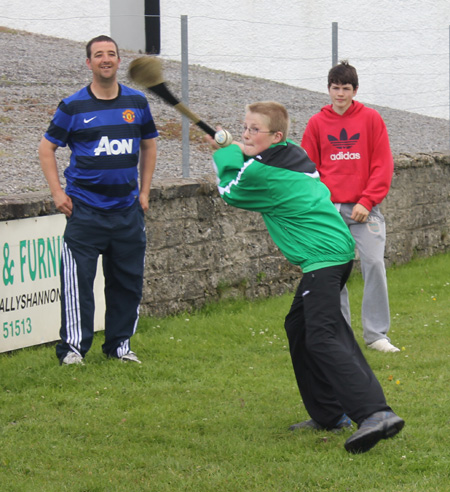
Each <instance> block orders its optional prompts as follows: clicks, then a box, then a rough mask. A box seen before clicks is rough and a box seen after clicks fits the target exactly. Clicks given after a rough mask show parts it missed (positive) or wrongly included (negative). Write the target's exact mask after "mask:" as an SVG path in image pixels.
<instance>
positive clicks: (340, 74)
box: [328, 60, 359, 90]
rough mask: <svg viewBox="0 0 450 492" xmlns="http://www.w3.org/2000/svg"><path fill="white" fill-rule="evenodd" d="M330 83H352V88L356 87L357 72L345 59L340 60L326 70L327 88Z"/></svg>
mask: <svg viewBox="0 0 450 492" xmlns="http://www.w3.org/2000/svg"><path fill="white" fill-rule="evenodd" d="M331 84H342V85H345V84H352V86H353V89H355V90H356V89H357V88H358V85H359V84H358V74H357V73H356V68H355V67H352V66H351V65H350V64H349V63H348V61H347V60H342V61H341V62H340V63H339V64H338V65H335V66H334V67H333V68H332V69H331V70H330V71H329V72H328V88H330V86H331Z"/></svg>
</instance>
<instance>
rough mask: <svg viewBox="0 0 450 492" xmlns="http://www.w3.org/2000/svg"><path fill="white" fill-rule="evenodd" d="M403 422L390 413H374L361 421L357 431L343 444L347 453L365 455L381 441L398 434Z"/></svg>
mask: <svg viewBox="0 0 450 492" xmlns="http://www.w3.org/2000/svg"><path fill="white" fill-rule="evenodd" d="M404 425H405V421H404V420H403V419H401V418H400V417H399V416H398V415H395V413H394V412H392V411H387V412H375V413H373V414H372V415H371V416H370V417H367V418H366V419H365V420H363V421H362V423H361V425H360V426H359V429H358V430H357V431H356V432H355V433H354V434H352V435H351V436H350V437H349V438H348V439H347V441H346V442H345V449H346V450H347V451H348V452H349V453H353V454H358V453H365V452H366V451H369V449H372V448H373V447H374V446H375V444H377V443H378V441H380V440H381V439H389V438H390V437H394V436H395V435H396V434H398V433H399V432H400V431H401V430H402V429H403V426H404Z"/></svg>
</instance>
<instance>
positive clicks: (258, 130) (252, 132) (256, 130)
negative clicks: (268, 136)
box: [242, 125, 276, 135]
mask: <svg viewBox="0 0 450 492" xmlns="http://www.w3.org/2000/svg"><path fill="white" fill-rule="evenodd" d="M247 130H248V133H249V134H250V135H257V134H258V133H276V132H273V131H271V130H269V131H268V132H266V131H263V130H260V129H259V128H249V127H248V126H246V125H244V126H243V127H242V133H245V132H246V131H247Z"/></svg>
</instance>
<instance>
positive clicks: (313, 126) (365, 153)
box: [302, 101, 394, 211]
mask: <svg viewBox="0 0 450 492" xmlns="http://www.w3.org/2000/svg"><path fill="white" fill-rule="evenodd" d="M302 147H303V148H304V149H305V150H306V152H307V153H308V156H309V157H310V159H311V160H312V161H313V162H315V164H316V166H317V170H318V171H319V173H320V178H321V181H322V182H323V183H325V185H326V186H327V187H328V189H329V190H330V192H331V200H332V201H333V202H334V203H360V204H361V205H363V206H364V207H366V208H367V210H369V211H370V210H372V207H374V206H375V205H378V204H379V203H381V202H382V201H383V199H384V197H385V196H386V195H387V193H388V191H389V187H390V185H391V181H392V175H393V172H394V160H393V158H392V153H391V149H390V146H389V137H388V133H387V130H386V125H385V123H384V121H383V119H382V118H381V116H380V114H379V113H378V112H377V111H375V110H374V109H371V108H367V107H366V106H364V105H363V104H361V103H360V102H358V101H352V104H351V106H350V107H349V108H348V109H347V111H346V112H345V113H344V114H343V115H340V114H338V113H336V112H335V111H334V110H333V109H332V106H331V104H329V105H327V106H324V107H323V108H322V109H321V110H320V112H319V113H317V114H315V115H314V116H313V117H312V118H311V119H310V120H309V122H308V125H307V126H306V129H305V133H304V135H303V139H302Z"/></svg>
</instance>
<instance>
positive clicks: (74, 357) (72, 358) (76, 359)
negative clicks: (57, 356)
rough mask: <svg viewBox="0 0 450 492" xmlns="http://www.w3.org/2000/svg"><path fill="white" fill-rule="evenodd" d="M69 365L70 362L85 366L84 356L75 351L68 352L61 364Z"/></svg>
mask: <svg viewBox="0 0 450 492" xmlns="http://www.w3.org/2000/svg"><path fill="white" fill-rule="evenodd" d="M63 364H64V365H69V364H81V365H82V366H84V362H83V357H81V355H80V354H77V353H75V352H71V351H70V352H67V354H66V356H65V357H64V359H63V360H62V361H61V365H63Z"/></svg>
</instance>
